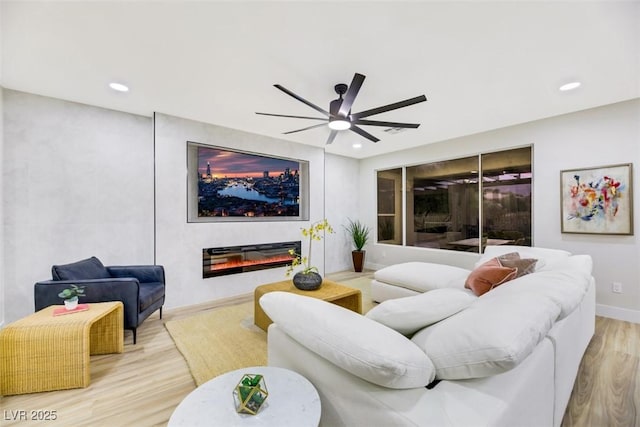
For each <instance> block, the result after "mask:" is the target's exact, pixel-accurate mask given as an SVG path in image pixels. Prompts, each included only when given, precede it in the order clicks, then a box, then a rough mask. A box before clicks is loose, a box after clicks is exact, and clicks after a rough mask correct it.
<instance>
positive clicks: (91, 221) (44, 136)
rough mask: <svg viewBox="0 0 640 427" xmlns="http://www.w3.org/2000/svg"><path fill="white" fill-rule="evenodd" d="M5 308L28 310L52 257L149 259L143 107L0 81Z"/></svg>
mask: <svg viewBox="0 0 640 427" xmlns="http://www.w3.org/2000/svg"><path fill="white" fill-rule="evenodd" d="M3 101H4V106H3V108H4V133H3V135H4V158H3V162H2V172H3V178H2V180H3V186H2V188H3V193H4V194H3V202H4V203H3V204H4V224H5V230H4V240H3V241H4V255H5V256H4V274H3V276H2V277H3V279H4V281H5V283H8V284H10V286H5V297H6V304H5V317H6V321H8V322H10V321H13V320H16V319H18V318H20V317H23V316H26V315H28V314H30V313H33V310H34V301H33V284H34V283H35V282H37V281H39V280H46V279H50V278H51V266H52V265H53V264H65V263H69V262H74V261H77V260H80V259H83V258H87V257H90V256H92V255H95V256H97V257H98V258H100V259H101V260H102V261H103V263H104V264H106V265H118V264H150V263H153V138H152V126H151V125H152V123H151V119H150V118H148V117H141V116H136V115H132V114H127V113H120V112H116V111H112V110H105V109H103V108H97V107H91V106H87V105H83V104H77V103H73V102H66V101H61V100H58V99H53V98H47V97H43V96H37V95H31V94H27V93H23V92H16V91H12V90H5V91H4V100H3Z"/></svg>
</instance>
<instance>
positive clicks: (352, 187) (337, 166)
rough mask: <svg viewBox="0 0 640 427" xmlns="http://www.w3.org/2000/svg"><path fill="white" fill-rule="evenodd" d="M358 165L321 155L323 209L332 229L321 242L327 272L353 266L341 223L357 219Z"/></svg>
mask: <svg viewBox="0 0 640 427" xmlns="http://www.w3.org/2000/svg"><path fill="white" fill-rule="evenodd" d="M335 143H336V144H337V143H338V142H335ZM359 166H360V162H359V161H358V160H357V159H353V158H350V157H343V156H337V155H334V154H326V155H325V176H324V181H325V188H326V189H325V194H326V197H325V206H326V208H325V212H326V217H327V219H328V220H329V223H330V224H331V225H332V226H333V229H334V233H333V234H330V235H327V237H326V243H325V245H326V246H325V256H326V266H327V273H335V272H338V271H345V270H353V261H352V259H351V251H352V250H353V249H354V247H353V244H352V241H351V237H350V236H349V235H348V234H347V232H346V229H345V227H346V226H347V224H348V223H349V218H350V219H352V220H356V219H360V218H359V210H358V205H359V202H360V190H359V187H358V184H359V176H360V167H359ZM367 248H368V246H366V247H365V251H366V249H367Z"/></svg>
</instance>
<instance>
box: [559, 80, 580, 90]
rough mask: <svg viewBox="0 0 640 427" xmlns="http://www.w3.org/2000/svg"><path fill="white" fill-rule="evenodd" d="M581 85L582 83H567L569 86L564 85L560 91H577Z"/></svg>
mask: <svg viewBox="0 0 640 427" xmlns="http://www.w3.org/2000/svg"><path fill="white" fill-rule="evenodd" d="M581 84H582V83H580V82H571V83H567V84H564V85H562V86H560V90H561V91H562V92H566V91H568V90H573V89H577V88H579V87H580V85H581Z"/></svg>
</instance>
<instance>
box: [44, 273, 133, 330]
mask: <svg viewBox="0 0 640 427" xmlns="http://www.w3.org/2000/svg"><path fill="white" fill-rule="evenodd" d="M71 284H74V285H78V286H84V287H85V290H84V293H85V296H83V297H81V300H80V302H81V303H96V302H106V301H122V303H123V304H124V324H125V327H135V326H137V322H138V307H139V306H140V301H139V294H140V292H139V287H140V282H139V281H138V279H135V278H131V277H129V278H111V279H91V280H44V281H41V282H37V283H36V284H35V285H34V289H33V295H34V302H35V311H38V310H42V309H43V308H45V307H48V306H50V305H60V304H62V301H63V300H62V298H60V297H59V296H58V293H60V292H61V291H62V290H63V289H66V288H68V287H69V286H70V285H71Z"/></svg>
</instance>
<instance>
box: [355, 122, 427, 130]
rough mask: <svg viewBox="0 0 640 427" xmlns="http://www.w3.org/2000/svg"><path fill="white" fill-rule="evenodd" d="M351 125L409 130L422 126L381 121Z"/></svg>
mask: <svg viewBox="0 0 640 427" xmlns="http://www.w3.org/2000/svg"><path fill="white" fill-rule="evenodd" d="M351 123H352V124H354V125H365V126H386V127H390V128H409V129H416V128H417V127H418V126H420V123H397V122H381V121H379V120H353V121H352V122H351Z"/></svg>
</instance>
